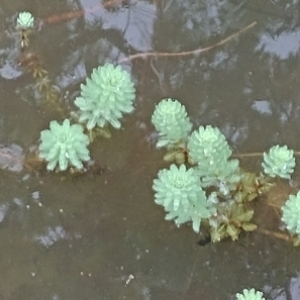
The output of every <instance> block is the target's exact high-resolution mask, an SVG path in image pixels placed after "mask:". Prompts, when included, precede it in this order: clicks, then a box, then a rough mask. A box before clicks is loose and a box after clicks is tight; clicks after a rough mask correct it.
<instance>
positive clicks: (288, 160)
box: [262, 145, 296, 179]
mask: <svg viewBox="0 0 300 300" xmlns="http://www.w3.org/2000/svg"><path fill="white" fill-rule="evenodd" d="M295 166H296V162H295V157H294V151H293V150H289V149H288V147H287V146H286V145H285V146H279V145H276V146H273V147H272V148H271V149H270V150H269V152H268V153H266V152H264V162H263V163H262V167H263V169H264V172H265V173H266V174H268V175H269V176H271V177H276V176H279V177H281V178H285V179H290V178H291V174H292V173H293V172H294V168H295Z"/></svg>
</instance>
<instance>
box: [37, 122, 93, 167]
mask: <svg viewBox="0 0 300 300" xmlns="http://www.w3.org/2000/svg"><path fill="white" fill-rule="evenodd" d="M40 139H41V143H40V145H39V156H40V158H42V159H45V160H46V161H47V162H48V164H47V169H48V170H54V169H55V168H56V166H57V165H58V169H59V170H60V171H64V170H66V169H67V168H68V166H74V167H76V168H77V169H82V168H83V164H82V162H83V161H89V160H90V153H89V150H88V149H87V145H88V144H89V138H88V136H87V135H85V134H84V133H83V128H82V126H81V125H79V124H74V125H71V124H70V120H68V119H66V120H64V122H63V124H62V125H60V124H59V123H58V122H57V121H51V122H50V129H46V130H43V131H42V132H41V135H40Z"/></svg>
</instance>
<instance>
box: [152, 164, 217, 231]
mask: <svg viewBox="0 0 300 300" xmlns="http://www.w3.org/2000/svg"><path fill="white" fill-rule="evenodd" d="M198 181H199V179H198V176H197V174H196V172H195V170H194V169H192V168H191V169H186V166H185V165H181V166H180V167H179V168H178V167H177V166H176V165H174V164H173V165H171V167H170V169H163V170H160V171H159V173H158V178H157V179H155V180H154V183H153V189H154V191H155V202H156V203H157V204H160V205H162V206H163V207H164V208H165V210H166V211H167V215H166V220H171V219H174V220H175V223H176V224H177V225H181V224H183V223H186V222H189V221H191V222H192V224H193V229H194V231H195V232H199V229H200V224H201V220H202V219H207V218H208V217H210V216H211V215H212V214H213V210H212V209H210V208H209V203H208V202H207V199H206V196H205V193H204V191H203V190H202V188H201V187H200V185H199V182H198Z"/></svg>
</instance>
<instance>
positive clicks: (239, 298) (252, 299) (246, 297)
mask: <svg viewBox="0 0 300 300" xmlns="http://www.w3.org/2000/svg"><path fill="white" fill-rule="evenodd" d="M236 300H265V298H264V297H263V293H262V292H259V291H256V290H255V289H244V290H243V293H242V294H239V293H237V294H236Z"/></svg>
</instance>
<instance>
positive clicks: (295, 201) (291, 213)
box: [282, 191, 300, 236]
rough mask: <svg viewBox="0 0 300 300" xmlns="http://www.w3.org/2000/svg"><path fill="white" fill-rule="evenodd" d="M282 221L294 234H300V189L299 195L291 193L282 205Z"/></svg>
mask: <svg viewBox="0 0 300 300" xmlns="http://www.w3.org/2000/svg"><path fill="white" fill-rule="evenodd" d="M282 213H283V214H282V221H283V222H284V223H285V226H286V228H287V230H288V231H289V232H290V233H291V234H292V235H293V234H297V235H298V236H300V191H299V192H298V193H297V195H290V196H289V198H288V200H287V201H286V202H285V204H284V205H283V206H282Z"/></svg>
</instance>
